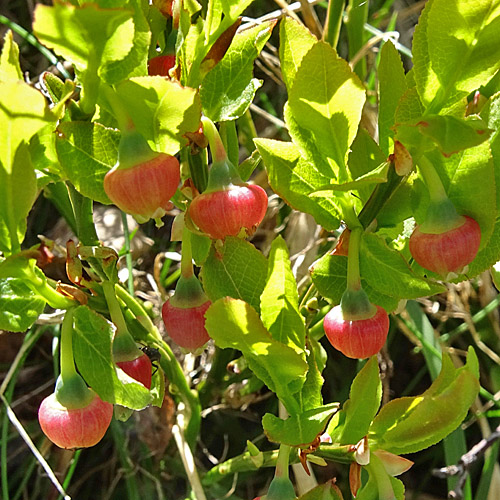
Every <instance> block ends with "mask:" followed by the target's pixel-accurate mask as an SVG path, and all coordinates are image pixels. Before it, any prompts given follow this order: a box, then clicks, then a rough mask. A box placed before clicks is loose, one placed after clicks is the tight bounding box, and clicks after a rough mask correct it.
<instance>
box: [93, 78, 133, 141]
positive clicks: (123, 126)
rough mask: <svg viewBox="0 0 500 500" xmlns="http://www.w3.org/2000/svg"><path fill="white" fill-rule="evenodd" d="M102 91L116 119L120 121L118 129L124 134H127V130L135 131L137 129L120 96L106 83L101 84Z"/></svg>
mask: <svg viewBox="0 0 500 500" xmlns="http://www.w3.org/2000/svg"><path fill="white" fill-rule="evenodd" d="M101 91H102V92H103V94H104V95H105V96H106V100H107V101H108V103H109V105H110V106H111V109H112V110H113V113H114V115H115V118H116V120H117V121H118V128H119V129H120V130H121V131H122V132H125V131H126V130H133V129H134V128H135V127H134V122H133V121H132V118H131V117H130V115H129V114H128V113H127V111H126V110H125V105H124V104H123V101H122V100H121V98H120V96H119V95H118V94H117V93H116V92H115V91H114V90H113V88H112V87H110V86H109V85H106V84H104V83H101Z"/></svg>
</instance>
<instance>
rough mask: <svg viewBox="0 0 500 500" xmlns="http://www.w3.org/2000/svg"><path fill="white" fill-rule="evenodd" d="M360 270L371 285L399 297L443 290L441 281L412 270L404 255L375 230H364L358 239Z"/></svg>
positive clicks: (433, 293) (410, 297)
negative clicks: (361, 237)
mask: <svg viewBox="0 0 500 500" xmlns="http://www.w3.org/2000/svg"><path fill="white" fill-rule="evenodd" d="M360 272H361V276H363V279H364V280H365V281H366V282H367V283H368V284H369V285H370V287H372V288H373V289H375V290H377V291H379V292H380V293H383V294H387V295H390V296H391V297H395V298H397V299H398V300H400V299H416V298H418V297H424V296H429V295H435V294H437V293H441V292H443V291H445V288H444V286H443V285H440V284H439V283H436V282H433V281H429V280H427V279H425V278H422V277H420V276H418V275H417V274H415V273H414V272H413V271H412V270H411V268H410V266H409V265H408V264H407V263H406V261H405V260H404V258H403V256H402V255H401V254H400V253H399V252H397V251H395V250H392V249H391V248H389V247H388V246H387V244H386V243H385V241H384V240H383V239H382V238H380V237H379V236H377V235H375V234H365V235H364V237H363V239H362V240H361V250H360Z"/></svg>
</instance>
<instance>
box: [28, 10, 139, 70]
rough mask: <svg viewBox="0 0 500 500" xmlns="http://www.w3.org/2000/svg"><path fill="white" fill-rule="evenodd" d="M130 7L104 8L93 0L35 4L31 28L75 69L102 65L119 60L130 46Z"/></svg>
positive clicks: (132, 28)
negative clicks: (73, 3) (72, 3)
mask: <svg viewBox="0 0 500 500" xmlns="http://www.w3.org/2000/svg"><path fill="white" fill-rule="evenodd" d="M132 16H133V11H132V10H131V9H120V8H111V9H105V8H101V7H99V6H98V5H97V4H94V3H85V4H84V5H82V6H81V7H76V6H74V5H71V4H68V3H56V4H55V5H54V6H53V7H49V6H46V5H40V4H39V5H37V8H36V10H35V21H34V23H33V31H34V33H35V35H36V36H37V38H38V39H39V40H40V41H41V42H42V43H43V44H44V45H46V46H47V47H49V48H51V49H53V50H54V52H55V53H56V54H58V55H60V56H62V57H64V58H65V59H67V60H68V61H71V62H72V63H73V64H74V65H75V67H76V68H77V69H79V70H85V69H87V68H93V69H92V70H95V71H97V68H98V67H104V65H105V64H106V63H111V62H112V61H119V60H122V59H123V58H125V57H126V56H127V54H128V53H129V52H130V50H131V49H132V44H133V38H134V22H133V19H132Z"/></svg>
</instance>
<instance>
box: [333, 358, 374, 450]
mask: <svg viewBox="0 0 500 500" xmlns="http://www.w3.org/2000/svg"><path fill="white" fill-rule="evenodd" d="M381 399H382V383H381V382H380V375H379V369H378V361H377V356H372V357H371V358H370V359H369V360H368V361H367V363H366V364H365V366H364V367H363V368H362V369H361V371H360V372H359V373H358V374H357V375H356V378H355V379H354V380H353V382H352V385H351V391H350V393H349V399H348V400H347V401H346V402H345V403H344V406H343V407H342V410H341V412H339V414H338V415H336V417H335V420H337V421H338V423H340V424H341V425H338V427H335V425H334V424H335V422H332V423H331V424H330V426H329V428H328V431H327V432H328V434H330V436H331V437H332V441H333V442H334V443H340V444H356V443H357V442H358V441H359V440H360V439H362V438H363V437H364V436H366V435H367V434H368V429H369V428H370V425H371V423H372V420H373V419H374V417H375V415H376V414H377V411H378V409H379V407H380V401H381ZM332 424H333V425H332Z"/></svg>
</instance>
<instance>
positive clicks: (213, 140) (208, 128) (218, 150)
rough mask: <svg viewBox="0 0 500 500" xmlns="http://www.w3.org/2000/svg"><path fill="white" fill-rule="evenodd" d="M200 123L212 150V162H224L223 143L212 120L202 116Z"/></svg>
mask: <svg viewBox="0 0 500 500" xmlns="http://www.w3.org/2000/svg"><path fill="white" fill-rule="evenodd" d="M201 123H202V124H203V133H204V134H205V136H206V138H207V139H208V143H209V144H210V151H211V152H212V162H213V163H216V162H224V161H226V160H227V154H226V150H225V149H224V144H223V143H222V139H221V138H220V135H219V132H218V131H217V127H216V126H215V124H214V122H213V121H212V120H210V118H207V117H206V116H203V117H202V118H201Z"/></svg>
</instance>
